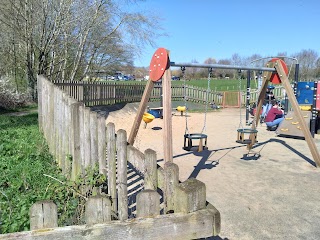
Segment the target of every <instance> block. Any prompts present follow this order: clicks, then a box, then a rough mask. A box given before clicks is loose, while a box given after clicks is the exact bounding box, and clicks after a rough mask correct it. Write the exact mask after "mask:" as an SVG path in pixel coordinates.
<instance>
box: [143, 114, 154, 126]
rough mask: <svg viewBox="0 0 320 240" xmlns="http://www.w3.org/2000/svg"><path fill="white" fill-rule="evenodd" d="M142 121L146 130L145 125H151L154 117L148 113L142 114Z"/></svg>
mask: <svg viewBox="0 0 320 240" xmlns="http://www.w3.org/2000/svg"><path fill="white" fill-rule="evenodd" d="M142 119H143V121H144V123H145V125H144V128H146V127H147V124H148V123H151V122H152V121H153V119H155V117H154V116H153V115H152V114H150V113H144V114H143V116H142Z"/></svg>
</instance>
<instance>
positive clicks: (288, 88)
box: [275, 60, 320, 167]
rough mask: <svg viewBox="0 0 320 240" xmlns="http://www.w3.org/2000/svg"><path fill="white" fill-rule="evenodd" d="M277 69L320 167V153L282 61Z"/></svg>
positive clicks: (276, 65)
mask: <svg viewBox="0 0 320 240" xmlns="http://www.w3.org/2000/svg"><path fill="white" fill-rule="evenodd" d="M275 68H276V70H277V72H278V74H279V77H280V79H281V83H282V85H283V86H284V88H285V90H286V93H287V95H288V99H289V101H290V103H291V105H292V108H293V111H294V113H295V114H296V117H297V119H298V121H299V122H300V126H301V130H302V132H303V135H304V137H305V140H306V141H307V143H308V146H309V149H310V152H311V154H312V156H313V160H314V161H315V163H316V166H317V167H319V166H320V154H319V151H318V149H317V146H316V144H315V142H314V140H313V138H312V136H311V133H310V130H309V129H308V126H307V124H306V122H305V120H304V118H303V116H302V114H301V111H300V107H299V104H298V102H297V99H296V97H295V95H294V93H293V90H292V87H291V85H290V81H289V79H288V77H287V75H286V73H285V71H284V69H283V67H282V64H281V62H280V60H277V61H276V64H275Z"/></svg>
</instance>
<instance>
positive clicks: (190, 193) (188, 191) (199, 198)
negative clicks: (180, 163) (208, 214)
mask: <svg viewBox="0 0 320 240" xmlns="http://www.w3.org/2000/svg"><path fill="white" fill-rule="evenodd" d="M174 197H175V206H174V207H175V212H182V213H190V212H195V211H197V210H200V209H204V208H205V207H206V185H205V184H204V183H203V182H201V181H199V180H197V179H195V178H190V179H188V180H186V181H185V182H183V183H180V184H179V185H178V187H177V188H176V189H175V194H174Z"/></svg>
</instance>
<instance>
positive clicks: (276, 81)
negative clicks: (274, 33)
mask: <svg viewBox="0 0 320 240" xmlns="http://www.w3.org/2000/svg"><path fill="white" fill-rule="evenodd" d="M277 60H280V62H281V65H282V67H283V70H284V72H285V73H286V74H287V75H288V72H289V71H288V67H287V65H286V63H285V62H284V61H283V60H282V59H279V58H272V59H271V60H270V62H275V61H277ZM270 82H272V83H273V84H279V83H281V79H280V77H279V74H278V73H272V75H271V78H270Z"/></svg>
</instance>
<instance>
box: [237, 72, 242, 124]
mask: <svg viewBox="0 0 320 240" xmlns="http://www.w3.org/2000/svg"><path fill="white" fill-rule="evenodd" d="M241 72H242V70H241V69H239V70H238V79H239V109H240V123H239V129H243V124H242V112H241V107H242V94H241V93H242V91H241Z"/></svg>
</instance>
